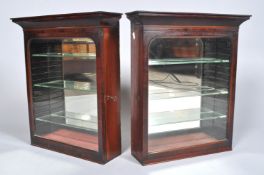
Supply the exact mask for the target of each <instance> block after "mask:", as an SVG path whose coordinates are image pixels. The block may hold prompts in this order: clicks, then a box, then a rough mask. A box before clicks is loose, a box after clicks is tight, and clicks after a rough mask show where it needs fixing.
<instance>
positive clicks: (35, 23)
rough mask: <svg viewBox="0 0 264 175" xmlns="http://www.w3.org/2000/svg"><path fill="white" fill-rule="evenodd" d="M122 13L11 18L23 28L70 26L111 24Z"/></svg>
mask: <svg viewBox="0 0 264 175" xmlns="http://www.w3.org/2000/svg"><path fill="white" fill-rule="evenodd" d="M121 16H122V13H112V12H103V11H97V12H86V13H70V14H57V15H46V16H32V17H21V18H11V20H12V21H13V22H14V23H17V24H19V25H20V26H21V27H23V28H47V27H71V26H87V25H92V26H93V25H94V26H112V25H115V24H116V23H117V22H118V20H119V19H120V18H121Z"/></svg>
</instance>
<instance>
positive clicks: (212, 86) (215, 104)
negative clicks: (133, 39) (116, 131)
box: [146, 34, 233, 155]
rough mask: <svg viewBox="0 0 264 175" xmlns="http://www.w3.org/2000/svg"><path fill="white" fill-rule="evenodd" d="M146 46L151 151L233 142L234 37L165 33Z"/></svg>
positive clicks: (159, 151)
mask: <svg viewBox="0 0 264 175" xmlns="http://www.w3.org/2000/svg"><path fill="white" fill-rule="evenodd" d="M146 49H147V56H148V57H147V59H148V114H147V116H148V120H147V121H148V123H147V126H148V127H147V128H148V131H147V132H148V133H147V135H148V136H147V153H148V155H152V154H156V153H164V152H170V151H176V152H177V151H179V150H184V149H190V148H195V147H196V148H197V147H203V146H204V148H206V147H207V146H208V145H213V144H218V143H224V142H227V140H228V138H227V137H228V134H227V132H228V127H227V126H228V124H227V123H228V121H229V120H228V117H229V104H230V92H231V91H230V76H231V75H230V73H231V61H232V38H231V37H230V36H228V35H226V36H224V35H223V36H220V35H219V36H218V35H216V36H214V35H211V36H210V35H208V34H207V35H206V36H203V35H197V36H194V35H190V36H188V35H186V36H180V35H175V36H174V35H161V36H156V37H154V38H152V39H151V41H150V42H149V45H148V47H147V48H146ZM232 110H233V109H232Z"/></svg>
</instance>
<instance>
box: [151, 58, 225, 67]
mask: <svg viewBox="0 0 264 175" xmlns="http://www.w3.org/2000/svg"><path fill="white" fill-rule="evenodd" d="M202 63H229V60H228V59H218V58H163V59H149V65H150V66H155V65H177V64H202Z"/></svg>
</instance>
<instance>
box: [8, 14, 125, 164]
mask: <svg viewBox="0 0 264 175" xmlns="http://www.w3.org/2000/svg"><path fill="white" fill-rule="evenodd" d="M121 15H122V14H119V13H109V12H91V13H74V14H62V15H49V16H37V17H25V18H13V19H12V21H13V22H15V23H17V24H18V25H20V26H21V27H22V28H23V31H24V40H25V41H24V42H25V57H26V71H27V72H26V73H27V92H28V107H29V119H30V134H31V143H32V145H36V146H39V147H42V148H46V149H50V150H54V151H58V152H61V153H65V154H68V155H72V156H75V157H79V158H83V159H87V160H90V161H94V162H98V163H101V164H104V163H106V162H108V161H109V160H111V159H113V158H114V157H116V156H118V155H119V154H121V134H120V70H119V69H120V68H119V19H120V17H121ZM75 37H76V38H81V37H85V38H87V37H89V38H91V39H93V41H94V42H95V45H96V75H97V78H96V79H97V101H98V142H99V143H98V144H99V147H98V146H97V147H98V148H99V150H98V151H95V148H94V149H91V150H89V149H86V148H87V147H88V145H87V144H88V143H85V140H86V139H87V138H86V137H87V135H86V136H83V135H77V136H78V137H80V142H82V143H80V144H81V145H82V146H80V144H78V146H76V145H75V144H69V143H70V142H71V141H70V138H71V136H72V135H74V137H77V136H76V133H69V132H65V130H64V131H63V130H61V131H57V132H56V133H53V134H50V135H46V138H42V137H38V136H36V135H35V134H34V131H35V128H36V126H35V118H34V112H33V100H32V97H33V95H32V79H31V61H30V56H31V54H30V41H31V40H32V39H54V38H58V39H61V38H75ZM90 49H94V48H90ZM80 62H81V61H80ZM69 63H70V61H69ZM76 66H77V67H76ZM74 69H78V64H76V65H74ZM81 69H85V68H83V67H81ZM65 136H70V137H68V140H65V139H64V138H63V137H65ZM54 137H56V139H57V140H60V139H61V142H58V141H53V140H49V139H47V138H54ZM89 139H90V138H89ZM65 142H67V144H65Z"/></svg>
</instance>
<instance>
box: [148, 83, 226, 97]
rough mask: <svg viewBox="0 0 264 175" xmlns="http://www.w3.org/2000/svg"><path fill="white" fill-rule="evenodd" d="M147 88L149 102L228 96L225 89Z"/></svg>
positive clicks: (199, 87) (198, 87) (151, 86)
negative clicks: (193, 97)
mask: <svg viewBox="0 0 264 175" xmlns="http://www.w3.org/2000/svg"><path fill="white" fill-rule="evenodd" d="M149 88H150V89H149V94H150V96H149V100H160V99H169V98H181V97H192V96H209V95H225V94H228V90H227V89H225V88H222V89H215V88H213V87H207V86H206V87H201V86H197V87H179V88H174V89H170V88H164V87H159V86H153V85H150V86H149Z"/></svg>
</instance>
